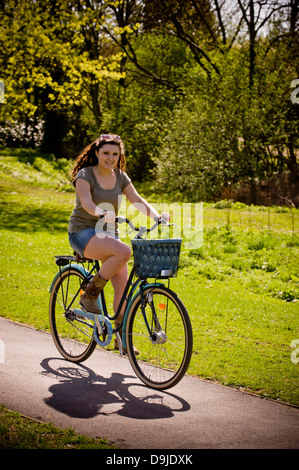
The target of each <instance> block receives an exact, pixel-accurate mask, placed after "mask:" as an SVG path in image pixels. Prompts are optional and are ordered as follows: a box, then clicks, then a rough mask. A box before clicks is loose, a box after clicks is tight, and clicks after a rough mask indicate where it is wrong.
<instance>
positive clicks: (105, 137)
mask: <svg viewBox="0 0 299 470" xmlns="http://www.w3.org/2000/svg"><path fill="white" fill-rule="evenodd" d="M101 140H113V141H116V142H120V136H119V135H109V134H101V135H100V141H101Z"/></svg>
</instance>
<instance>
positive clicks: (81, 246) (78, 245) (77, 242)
mask: <svg viewBox="0 0 299 470" xmlns="http://www.w3.org/2000/svg"><path fill="white" fill-rule="evenodd" d="M94 235H97V236H98V237H99V238H105V237H107V235H108V236H109V237H113V238H116V239H119V236H118V235H116V234H112V233H110V232H106V231H103V230H97V229H96V228H85V229H83V230H79V232H69V242H70V245H71V247H72V248H73V250H74V251H76V252H77V253H78V254H79V255H80V256H81V257H83V256H84V250H85V248H86V245H87V243H88V242H89V240H90V239H91V238H92V237H93V236H94Z"/></svg>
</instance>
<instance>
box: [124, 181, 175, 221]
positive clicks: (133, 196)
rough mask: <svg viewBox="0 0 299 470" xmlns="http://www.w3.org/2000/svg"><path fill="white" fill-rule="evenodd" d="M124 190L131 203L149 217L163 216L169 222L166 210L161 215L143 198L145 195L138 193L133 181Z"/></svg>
mask: <svg viewBox="0 0 299 470" xmlns="http://www.w3.org/2000/svg"><path fill="white" fill-rule="evenodd" d="M123 192H124V194H125V196H126V197H127V198H128V200H129V201H130V203H131V204H133V206H135V207H136V208H137V209H138V210H139V211H140V212H141V213H142V214H145V215H147V216H148V217H152V218H153V219H154V218H155V217H158V218H160V217H161V218H163V219H165V220H167V222H169V220H170V216H169V214H168V213H167V212H165V213H163V214H162V215H161V216H160V214H159V213H158V212H157V211H156V209H154V208H153V207H152V206H151V205H150V204H149V203H148V202H147V201H146V200H145V199H143V197H141V196H140V195H139V194H138V192H137V191H136V189H135V188H134V186H133V184H132V183H129V184H128V186H126V187H125V189H124V191H123Z"/></svg>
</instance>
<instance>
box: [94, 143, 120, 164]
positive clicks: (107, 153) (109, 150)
mask: <svg viewBox="0 0 299 470" xmlns="http://www.w3.org/2000/svg"><path fill="white" fill-rule="evenodd" d="M96 155H97V157H98V161H99V166H100V167H102V168H105V169H106V170H108V169H111V168H112V169H113V168H116V167H117V162H118V159H119V157H120V150H119V146H118V145H117V144H105V145H103V146H102V147H100V148H99V150H98V152H97V153H96Z"/></svg>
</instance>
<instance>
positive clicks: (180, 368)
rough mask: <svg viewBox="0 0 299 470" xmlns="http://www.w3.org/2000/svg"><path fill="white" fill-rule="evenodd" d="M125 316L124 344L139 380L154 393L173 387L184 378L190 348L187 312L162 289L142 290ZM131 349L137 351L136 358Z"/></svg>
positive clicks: (172, 296) (191, 341)
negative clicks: (126, 317)
mask: <svg viewBox="0 0 299 470" xmlns="http://www.w3.org/2000/svg"><path fill="white" fill-rule="evenodd" d="M143 303H144V306H143V307H144V308H142V305H141V304H142V302H141V295H139V296H137V298H136V299H135V301H134V302H133V304H132V307H131V308H130V311H129V313H128V320H127V327H126V342H127V350H128V355H129V360H130V362H131V365H132V368H133V370H134V371H135V373H136V375H137V376H138V377H139V379H140V380H141V381H142V382H143V383H145V384H146V385H147V386H149V387H151V388H154V389H156V390H165V389H167V388H170V387H173V386H174V385H176V384H177V383H178V382H179V381H180V380H181V379H182V378H183V376H184V375H185V373H186V371H187V369H188V366H189V363H190V359H191V355H192V345H193V335H192V327H191V322H190V319H189V315H188V312H187V310H186V308H185V306H184V304H183V303H182V301H181V300H180V299H179V298H178V296H177V295H176V294H175V293H174V292H173V291H171V290H170V289H168V288H167V287H165V286H154V287H148V288H145V289H144V291H143ZM134 347H135V348H136V349H137V350H138V351H139V355H135V353H134Z"/></svg>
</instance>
